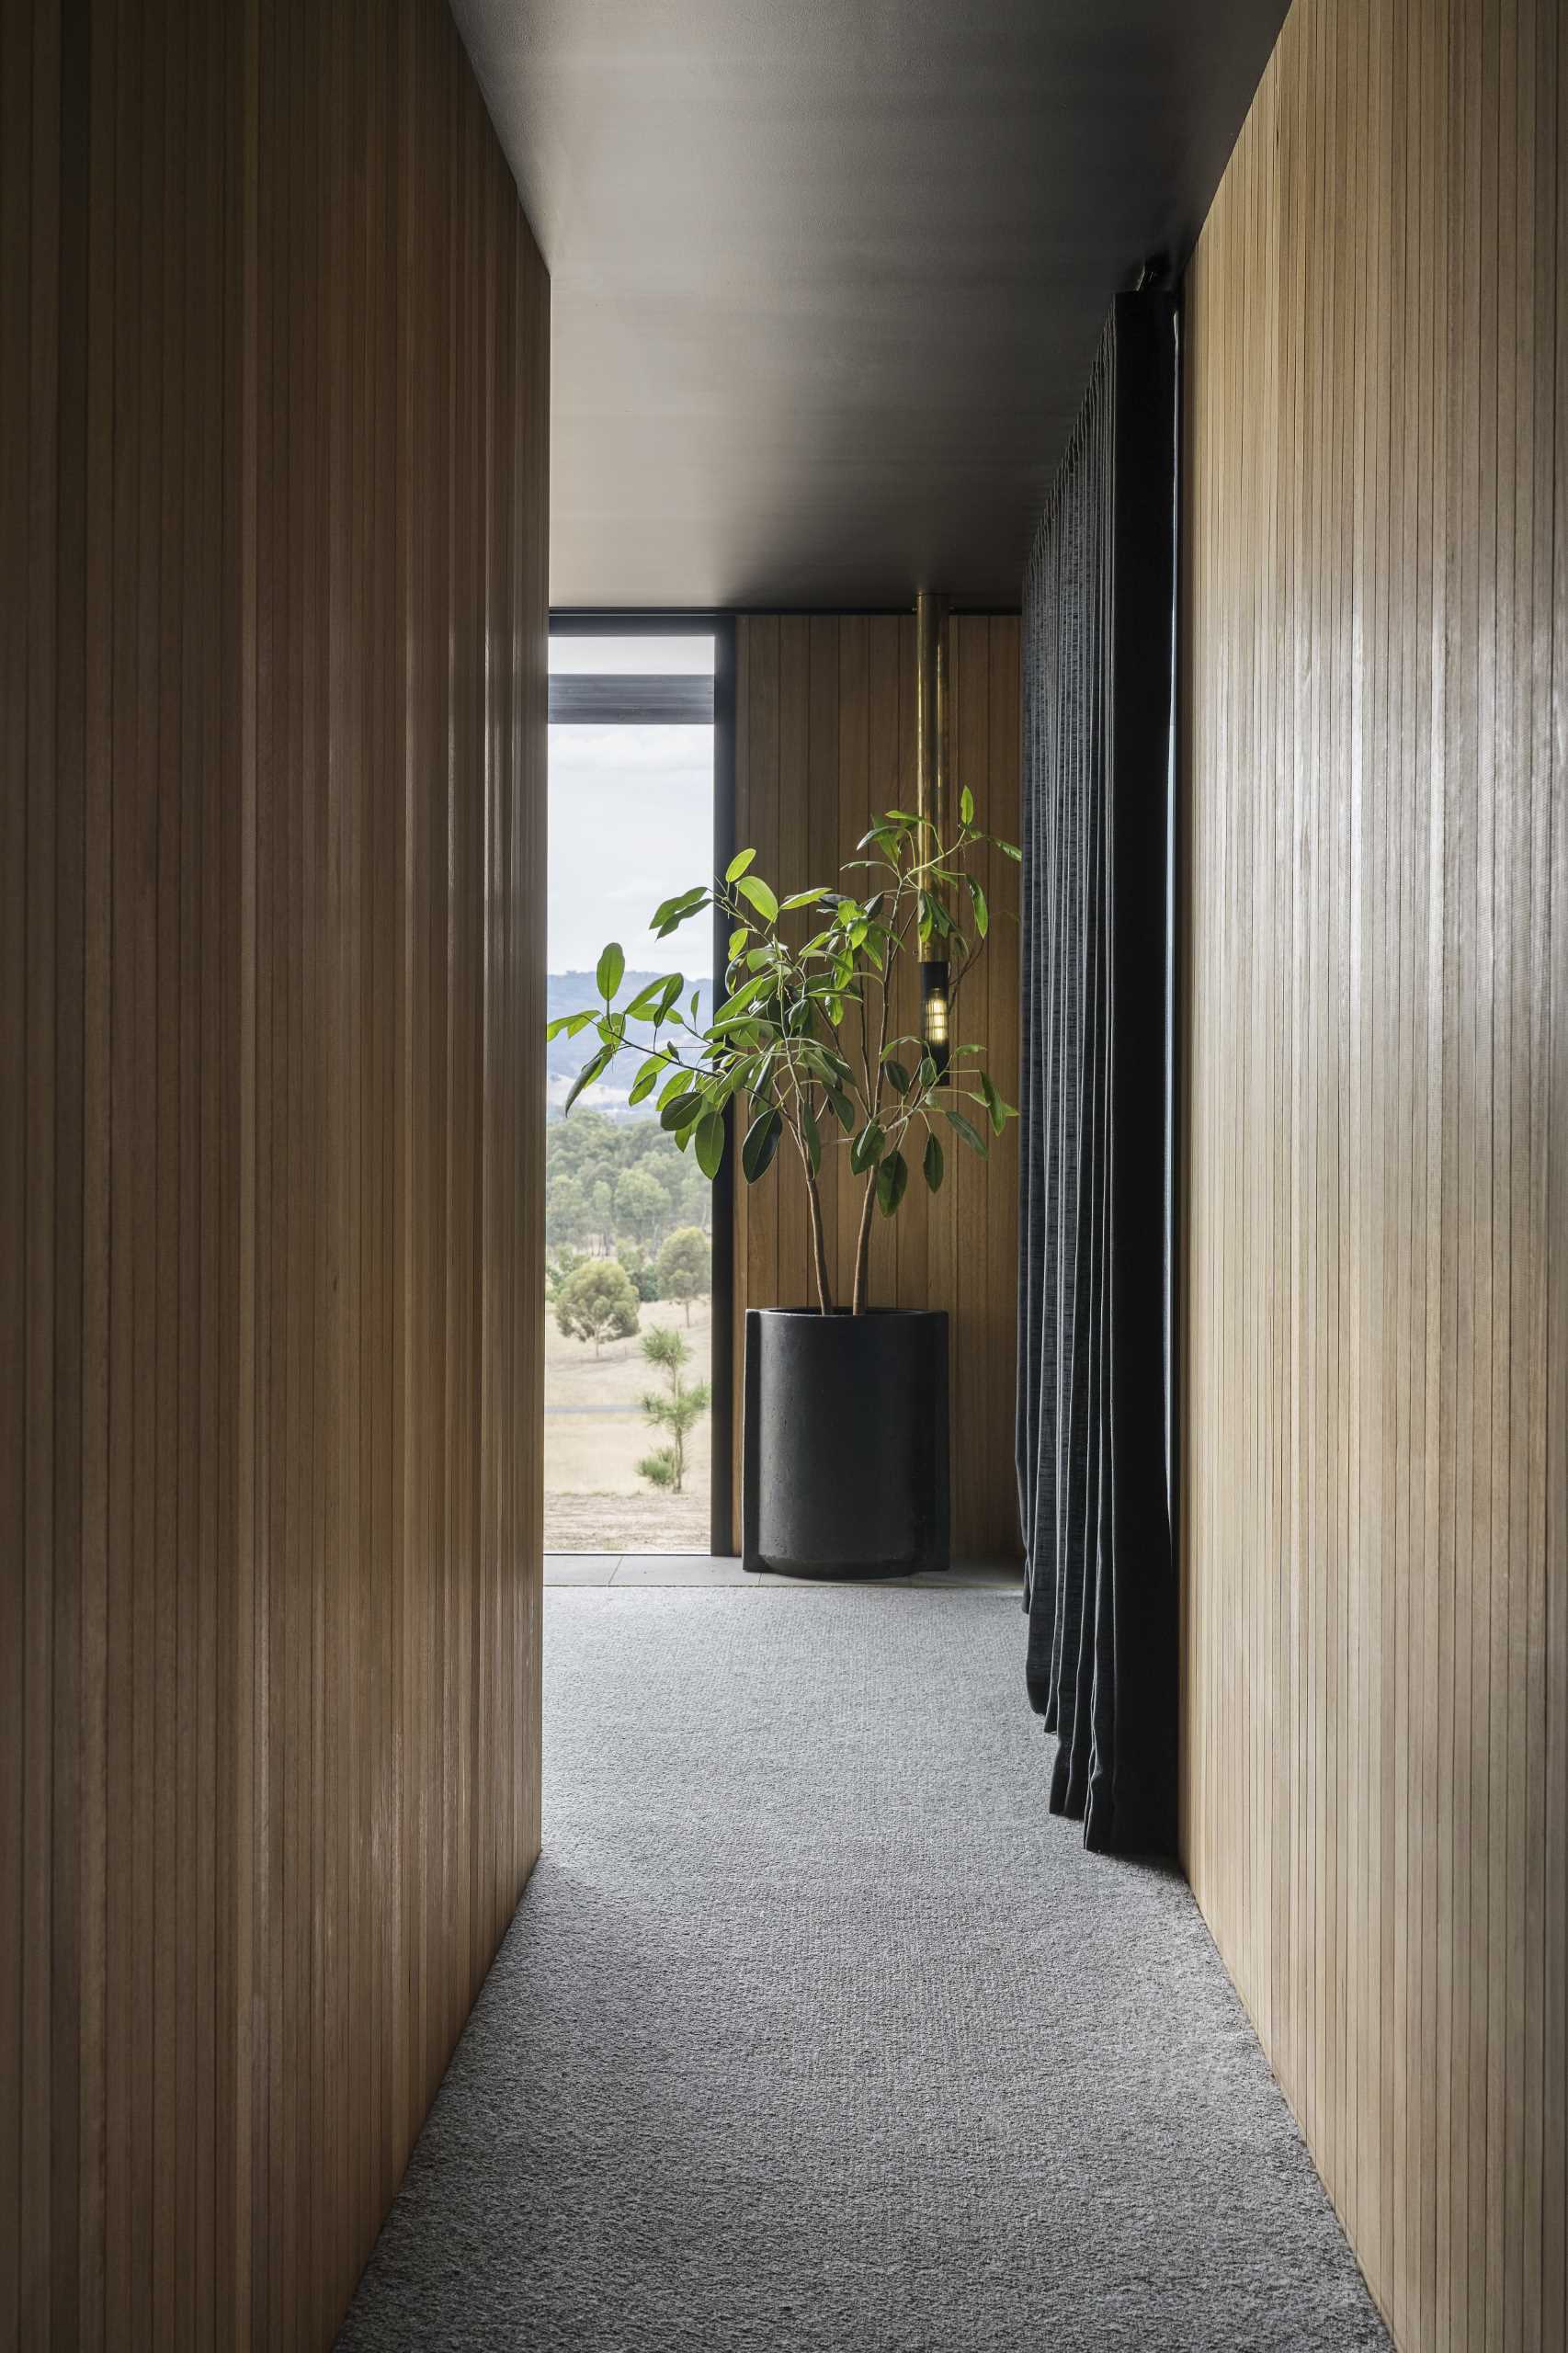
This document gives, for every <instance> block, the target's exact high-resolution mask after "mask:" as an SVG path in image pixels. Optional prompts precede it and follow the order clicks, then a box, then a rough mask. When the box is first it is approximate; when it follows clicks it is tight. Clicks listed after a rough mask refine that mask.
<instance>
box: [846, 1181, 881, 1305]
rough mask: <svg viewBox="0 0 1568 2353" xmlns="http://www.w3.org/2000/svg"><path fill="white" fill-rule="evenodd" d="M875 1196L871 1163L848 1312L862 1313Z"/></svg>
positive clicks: (861, 1206)
mask: <svg viewBox="0 0 1568 2353" xmlns="http://www.w3.org/2000/svg"><path fill="white" fill-rule="evenodd" d="M876 1198H877V1172H876V1168H875V1166H874V1165H873V1167H872V1169H871V1173H870V1175H869V1176H868V1177H867V1179H866V1198H865V1199H864V1200H863V1201H862V1202H861V1204H860V1231H859V1233H858V1234H857V1236H856V1238H855V1289H854V1291H853V1293H852V1294H851V1300H850V1313H852V1314H855V1315H864V1313H866V1291H867V1289H868V1277H869V1273H870V1267H871V1211H872V1207H873V1205H874V1204H875V1201H876Z"/></svg>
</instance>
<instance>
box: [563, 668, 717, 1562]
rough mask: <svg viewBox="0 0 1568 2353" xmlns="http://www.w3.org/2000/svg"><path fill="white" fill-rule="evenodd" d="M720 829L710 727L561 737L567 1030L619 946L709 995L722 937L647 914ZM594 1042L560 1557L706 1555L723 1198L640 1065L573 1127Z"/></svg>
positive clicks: (580, 1052) (568, 1284) (569, 1131)
mask: <svg viewBox="0 0 1568 2353" xmlns="http://www.w3.org/2000/svg"><path fill="white" fill-rule="evenodd" d="M712 661H713V646H712V641H711V639H707V638H700V637H688V638H680V637H677V638H668V639H664V638H649V637H641V638H626V639H605V638H582V637H577V638H572V637H567V638H559V637H557V638H553V639H552V640H551V668H552V669H553V670H557V671H560V670H562V669H565V668H570V669H572V670H574V671H576V672H579V673H581V672H594V671H597V672H608V671H618V672H621V673H631V674H633V675H636V674H656V673H661V672H671V671H692V670H696V671H701V670H710V669H711V667H712ZM712 837H713V745H712V730H711V729H710V728H709V727H694V726H687V725H678V726H672V725H665V724H653V723H650V724H647V725H642V724H631V723H626V722H619V723H616V724H613V725H605V726H587V725H580V724H575V723H574V724H569V725H559V724H557V725H552V726H551V731H550V977H549V983H548V1005H547V1010H548V1014H549V1017H551V1019H553V1018H555V1017H556V1016H558V1015H560V1014H563V1013H574V1012H578V1011H581V1010H584V1009H585V1008H588V1007H592V1006H597V1005H598V1003H599V996H598V992H597V987H596V984H595V980H594V966H595V964H596V962H597V958H598V953H599V950H600V949H601V948H602V947H603V946H604V944H605V942H606V941H607V940H609V939H616V940H619V942H620V944H621V946H622V947H623V949H624V950H625V953H626V961H627V966H628V970H629V972H630V973H631V975H632V976H633V977H634V978H635V979H637V980H642V979H648V980H653V979H654V978H657V977H659V976H660V975H662V974H665V973H667V972H676V971H680V972H685V974H686V977H687V981H688V982H689V983H690V984H691V987H692V988H693V989H696V990H699V993H700V995H699V1006H700V1004H701V1003H702V1002H704V1001H705V1000H706V998H707V995H708V992H709V989H710V985H711V983H710V972H709V967H710V962H711V956H710V939H709V936H708V932H707V930H706V928H705V926H703V925H701V924H693V925H691V926H689V927H687V928H686V929H684V930H682V931H680V932H677V933H676V934H675V935H674V936H673V937H672V938H670V939H667V940H655V939H654V938H653V937H652V935H651V934H650V933H649V931H648V928H647V921H648V916H649V915H651V914H652V912H653V908H654V907H655V906H656V905H657V904H658V903H659V901H660V900H661V899H664V898H666V897H668V896H670V895H671V894H672V893H673V892H676V891H677V890H679V889H682V888H684V887H686V886H687V885H688V884H690V883H692V882H695V881H700V880H702V879H703V878H705V877H706V876H707V875H708V874H709V872H710V870H711V866H712ZM683 958H684V959H685V960H686V961H682V959H683ZM694 967H695V969H693V968H694ZM704 1017H705V1016H704ZM591 1043H592V1040H591V1039H589V1040H583V1041H578V1040H572V1039H569V1038H565V1037H562V1038H558V1039H556V1040H552V1041H551V1044H550V1045H549V1046H548V1047H547V1049H546V1078H545V1104H544V1107H543V1108H544V1116H545V1120H546V1131H545V1248H546V1306H545V1420H544V1483H545V1526H544V1540H545V1547H546V1550H547V1551H550V1552H707V1550H708V1545H709V1466H710V1442H709V1402H710V1401H709V1388H708V1381H709V1366H710V1333H711V1328H712V1324H711V1302H710V1295H709V1294H710V1259H711V1225H712V1200H711V1188H710V1186H709V1184H708V1182H707V1179H706V1178H705V1177H704V1176H703V1175H702V1173H701V1171H700V1169H699V1167H698V1165H697V1163H696V1161H695V1159H693V1158H692V1157H691V1155H690V1154H687V1153H682V1152H681V1151H680V1150H679V1148H678V1147H677V1146H676V1143H675V1142H673V1140H672V1139H671V1137H670V1136H669V1135H668V1134H667V1133H666V1131H665V1130H664V1129H663V1128H661V1126H660V1125H659V1122H658V1119H657V1116H656V1113H655V1112H654V1109H653V1105H652V1104H651V1103H650V1104H646V1105H641V1106H639V1107H638V1108H637V1109H635V1110H631V1111H629V1110H628V1109H627V1108H626V1088H627V1084H628V1081H629V1079H630V1077H631V1073H632V1071H633V1070H634V1069H635V1066H636V1059H637V1058H635V1057H632V1056H630V1055H628V1056H623V1057H621V1059H620V1062H619V1063H615V1064H612V1065H611V1066H610V1068H609V1069H608V1071H607V1072H606V1073H605V1074H604V1075H603V1077H602V1078H601V1079H600V1080H599V1081H598V1082H597V1085H595V1086H591V1087H590V1088H588V1089H587V1090H586V1091H585V1093H584V1094H583V1095H581V1096H580V1097H578V1099H577V1101H576V1103H575V1104H574V1106H573V1108H572V1112H571V1116H570V1117H569V1118H564V1117H563V1116H562V1108H563V1106H564V1104H565V1100H566V1097H567V1095H568V1093H569V1091H570V1089H571V1086H572V1082H573V1080H574V1077H575V1075H576V1074H577V1071H578V1070H579V1069H580V1067H581V1065H582V1063H583V1062H584V1061H585V1058H586V1052H587V1051H588V1049H589V1048H590V1047H591Z"/></svg>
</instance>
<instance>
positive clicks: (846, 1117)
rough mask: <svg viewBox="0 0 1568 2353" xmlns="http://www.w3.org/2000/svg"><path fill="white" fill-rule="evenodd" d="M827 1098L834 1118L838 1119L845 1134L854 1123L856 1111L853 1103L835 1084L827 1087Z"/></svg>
mask: <svg viewBox="0 0 1568 2353" xmlns="http://www.w3.org/2000/svg"><path fill="white" fill-rule="evenodd" d="M827 1099H828V1101H829V1102H830V1103H831V1104H832V1106H833V1116H834V1118H835V1120H837V1121H838V1124H839V1126H840V1127H841V1128H842V1129H843V1130H844V1132H845V1134H846V1135H847V1134H848V1132H849V1131H850V1129H851V1128H852V1127H853V1126H854V1125H855V1119H856V1112H855V1106H854V1104H853V1103H851V1101H850V1100H849V1097H848V1096H847V1095H846V1094H845V1093H844V1091H843V1089H842V1088H841V1087H837V1086H830V1087H829V1088H828V1090H827Z"/></svg>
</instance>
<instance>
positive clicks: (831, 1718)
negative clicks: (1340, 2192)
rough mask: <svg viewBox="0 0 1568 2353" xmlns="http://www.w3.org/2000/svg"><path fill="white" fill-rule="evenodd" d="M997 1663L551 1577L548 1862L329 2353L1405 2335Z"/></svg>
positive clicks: (1182, 1939) (1240, 2030)
mask: <svg viewBox="0 0 1568 2353" xmlns="http://www.w3.org/2000/svg"><path fill="white" fill-rule="evenodd" d="M1017 1643H1018V1615H1017V1601H1016V1598H1010V1597H1008V1596H1007V1595H1006V1593H1005V1592H994V1591H993V1592H988V1591H984V1590H976V1589H974V1588H973V1587H972V1586H971V1587H969V1588H967V1589H966V1588H964V1587H962V1586H955V1587H954V1588H953V1589H950V1590H948V1591H945V1592H936V1591H933V1592H910V1591H907V1590H905V1591H902V1592H900V1591H881V1590H878V1589H876V1588H873V1587H866V1586H854V1587H846V1586H840V1587H836V1588H828V1587H821V1586H819V1587H816V1588H815V1589H814V1590H812V1591H810V1592H807V1591H803V1590H798V1589H797V1590H794V1591H791V1592H790V1593H789V1594H788V1596H787V1597H786V1596H785V1594H784V1592H783V1591H782V1590H781V1589H780V1588H778V1587H773V1586H763V1587H760V1588H759V1587H757V1586H751V1587H749V1588H747V1589H745V1590H735V1589H725V1588H722V1587H721V1588H720V1589H717V1590H713V1589H709V1590H702V1589H697V1588H687V1589H681V1588H680V1587H678V1586H663V1587H654V1586H643V1587H641V1588H639V1587H637V1586H616V1587H605V1586H601V1587H599V1588H598V1589H593V1588H586V1589H576V1590H568V1589H554V1590H551V1591H549V1592H548V1593H547V1595H546V1598H545V1705H544V1724H545V1782H544V1847H543V1853H542V1855H541V1857H540V1862H539V1864H538V1866H537V1868H536V1870H535V1871H534V1873H533V1877H532V1879H531V1881H529V1884H528V1889H527V1892H526V1893H525V1895H524V1898H523V1901H522V1904H521V1905H520V1907H519V1909H518V1912H517V1916H516V1918H515V1919H514V1921H513V1923H512V1926H511V1928H510V1930H509V1932H508V1934H507V1937H506V1941H505V1943H504V1945H503V1947H502V1949H501V1952H500V1955H499V1958H498V1959H497V1961H496V1962H495V1964H494V1968H493V1970H492V1972H491V1973H490V1977H489V1980H488V1982H487V1983H486V1984H485V1987H484V1990H483V1994H482V1995H481V1997H480V2000H479V2003H478V2005H477V2006H476V2008H475V2010H474V2013H473V2017H472V2021H471V2023H470V2025H469V2028H468V2029H467V2032H466V2034H465V2035H464V2038H463V2040H462V2042H461V2044H460V2048H459V2050H458V2052H457V2055H456V2058H455V2060H454V2061H453V2063H452V2066H451V2069H450V2070H449V2075H448V2076H447V2080H446V2082H445V2084H444V2086H443V2087H442V2089H441V2092H440V2094H439V2097H437V2101H436V2105H435V2108H434V2109H433V2111H432V2113H431V2116H430V2119H429V2121H428V2122H427V2124H426V2128H425V2131H424V2133H423V2135H422V2137H421V2139H420V2142H419V2144H418V2147H417V2149H416V2152H415V2157H414V2161H413V2163H412V2165H411V2166H410V2168H409V2171H408V2175H407V2177H406V2179H405V2182H404V2184H403V2189H402V2192H401V2194H400V2195H399V2198H398V2200H397V2201H396V2204H395V2205H394V2207H393V2209H392V2214H391V2217H390V2219H389V2221H388V2222H387V2224H386V2227H385V2229H384V2231H383V2233H382V2234H381V2242H380V2245H379V2246H378V2248H377V2251H376V2254H375V2256H374V2257H373V2259H372V2261H371V2264H370V2266H369V2269H368V2271H367V2273H366V2276H365V2279H364V2280H363V2282H362V2284H361V2287H360V2290H359V2292H358V2297H357V2298H356V2301H355V2302H354V2304H353V2307H352V2309H351V2311H350V2313H349V2317H348V2320H347V2325H346V2326H345V2329H344V2332H343V2335H342V2336H341V2338H340V2340H339V2341H340V2345H341V2346H342V2347H343V2348H345V2353H372V2348H373V2353H390V2349H391V2348H393V2347H409V2348H413V2347H431V2346H440V2347H443V2348H448V2353H463V2348H466V2347H481V2346H483V2347H503V2346H505V2347H528V2353H608V2348H610V2347H615V2348H617V2353H665V2348H690V2353H698V2348H701V2353H732V2348H742V2347H744V2348H747V2349H748V2353H751V2349H752V2348H755V2353H763V2348H768V2353H775V2349H776V2353H806V2348H808V2347H809V2348H812V2353H827V2349H829V2348H830V2349H831V2353H852V2348H853V2353H859V2348H867V2353H909V2348H915V2347H927V2346H929V2347H943V2348H944V2353H948V2348H950V2353H980V2349H981V2348H985V2353H991V2349H992V2348H998V2349H999V2348H1004V2347H1025V2346H1028V2347H1051V2348H1052V2353H1069V2349H1070V2348H1075V2347H1085V2348H1089V2347H1105V2346H1115V2345H1125V2346H1128V2347H1178V2346H1179V2347H1193V2348H1197V2347H1213V2348H1215V2353H1219V2348H1221V2347H1225V2348H1229V2347H1237V2346H1247V2347H1279V2348H1281V2353H1283V2348H1286V2347H1290V2348H1301V2347H1324V2348H1329V2347H1335V2348H1337V2347H1363V2346H1382V2345H1385V2344H1386V2343H1387V2341H1388V2340H1387V2338H1386V2336H1385V2335H1384V2332H1383V2329H1382V2326H1381V2323H1380V2321H1379V2319H1378V2317H1377V2314H1376V2313H1375V2311H1374V2309H1373V2307H1372V2305H1371V2303H1370V2302H1369V2298H1368V2295H1367V2291H1366V2289H1365V2287H1364V2285H1363V2283H1362V2281H1361V2279H1360V2276H1359V2274H1358V2270H1357V2268H1356V2265H1355V2262H1354V2260H1353V2258H1352V2256H1351V2255H1350V2252H1349V2249H1348V2247H1347V2246H1346V2242H1345V2239H1344V2237H1343V2235H1342V2234H1341V2231H1340V2228H1339V2225H1338V2223H1337V2222H1336V2220H1335V2216H1334V2213H1333V2211H1332V2209H1331V2207H1330V2205H1329V2202H1328V2200H1327V2199H1326V2197H1325V2195H1324V2191H1323V2188H1322V2187H1321V2186H1320V2184H1319V2182H1318V2179H1317V2177H1316V2175H1315V2173H1314V2171H1313V2169H1312V2163H1311V2160H1310V2158H1309V2157H1308V2154H1307V2152H1306V2149H1305V2147H1304V2145H1303V2144H1302V2143H1301V2139H1300V2136H1299V2135H1298V2133H1297V2131H1296V2128H1295V2126H1294V2124H1293V2123H1292V2122H1291V2120H1290V2115H1289V2113H1288V2111H1287V2109H1286V2107H1285V2103H1284V2101H1283V2099H1282V2098H1281V2097H1280V2095H1279V2093H1278V2089H1277V2088H1276V2086H1275V2085H1274V2082H1273V2080H1272V2078H1271V2076H1270V2074H1269V2071H1268V2067H1267V2062H1266V2060H1265V2058H1264V2056H1263V2053H1262V2052H1261V2050H1260V2049H1259V2047H1258V2044H1257V2042H1256V2038H1255V2037H1254V2035H1253V2033H1252V2030H1251V2029H1250V2027H1249V2026H1248V2024H1247V2021H1246V2019H1245V2017H1244V2014H1243V2011H1242V2009H1241V2006H1240V2004H1239V2002H1238V2001H1237V1998H1236V1996H1235V1995H1234V1993H1233V1990H1232V1988H1231V1986H1230V1984H1229V1983H1228V1981H1227V1979H1226V1977H1225V1974H1224V1972H1223V1970H1222V1968H1221V1963H1220V1961H1219V1957H1218V1955H1217V1954H1216V1952H1215V1950H1214V1948H1213V1946H1212V1944H1211V1942H1210V1938H1209V1935H1208V1932H1207V1930H1206V1929H1205V1927H1203V1924H1202V1922H1201V1920H1200V1918H1199V1914H1198V1911H1197V1908H1196V1906H1195V1904H1193V1901H1192V1898H1191V1896H1190V1894H1189V1893H1188V1892H1187V1887H1186V1885H1185V1883H1184V1882H1183V1881H1182V1880H1181V1879H1180V1877H1179V1876H1178V1875H1177V1874H1176V1872H1175V1871H1174V1870H1166V1869H1163V1868H1145V1867H1140V1866H1136V1865H1129V1864H1126V1863H1112V1862H1108V1861H1107V1860H1106V1859H1103V1858H1100V1859H1094V1858H1091V1857H1090V1856H1088V1855H1087V1854H1085V1850H1084V1848H1083V1847H1082V1844H1081V1843H1080V1837H1079V1833H1078V1828H1077V1825H1075V1824H1070V1823H1066V1822H1062V1821H1061V1820H1059V1819H1055V1818H1053V1817H1051V1815H1050V1814H1048V1813H1046V1812H1045V1810H1044V1808H1043V1807H1042V1806H1041V1805H1040V1801H1039V1775H1040V1742H1041V1734H1040V1729H1039V1727H1038V1725H1037V1724H1036V1722H1034V1720H1033V1719H1032V1718H1031V1717H1030V1716H1029V1715H1028V1713H1027V1712H1026V1711H1023V1710H1021V1709H1020V1708H1018V1707H1017V1705H1016V1704H1015V1699H1016V1691H1015V1686H1016V1683H1017Z"/></svg>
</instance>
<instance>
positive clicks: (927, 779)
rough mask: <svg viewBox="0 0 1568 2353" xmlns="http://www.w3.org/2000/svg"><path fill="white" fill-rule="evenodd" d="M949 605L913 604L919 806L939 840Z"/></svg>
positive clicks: (944, 791) (922, 599)
mask: <svg viewBox="0 0 1568 2353" xmlns="http://www.w3.org/2000/svg"><path fill="white" fill-rule="evenodd" d="M948 699H949V698H948V600H947V598H946V597H937V596H934V595H933V594H932V592H931V590H930V589H929V588H922V589H921V591H920V594H919V595H918V596H917V597H916V598H915V809H916V811H917V813H919V815H921V816H922V817H924V818H925V819H926V823H927V824H929V825H931V826H932V827H933V828H934V829H935V831H936V834H937V838H938V840H940V839H942V838H943V837H944V835H945V834H946V830H947V822H948Z"/></svg>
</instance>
